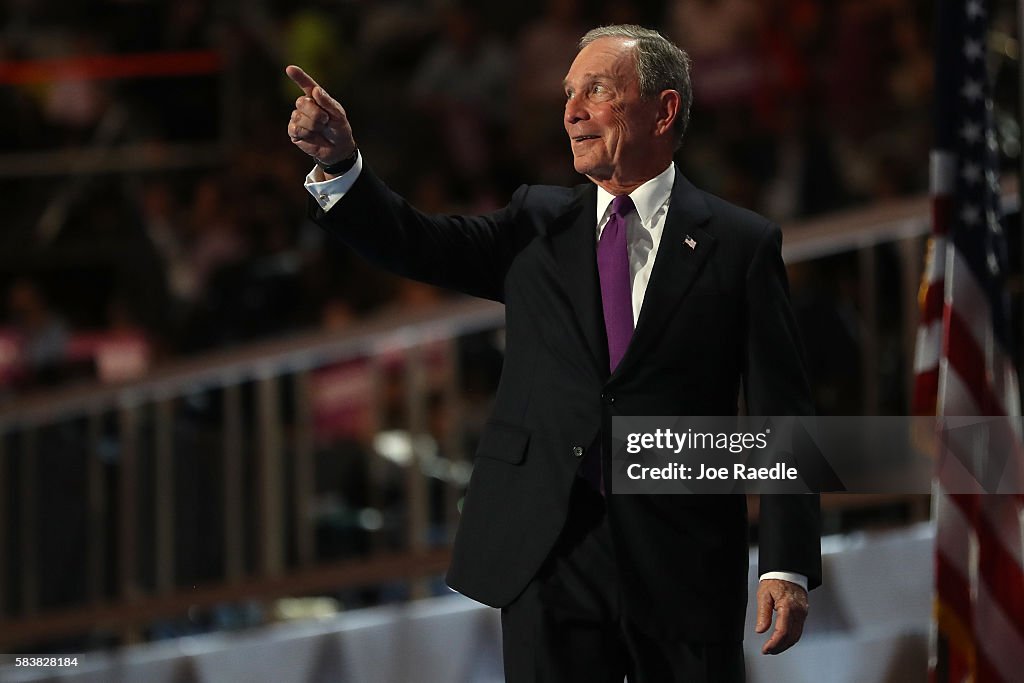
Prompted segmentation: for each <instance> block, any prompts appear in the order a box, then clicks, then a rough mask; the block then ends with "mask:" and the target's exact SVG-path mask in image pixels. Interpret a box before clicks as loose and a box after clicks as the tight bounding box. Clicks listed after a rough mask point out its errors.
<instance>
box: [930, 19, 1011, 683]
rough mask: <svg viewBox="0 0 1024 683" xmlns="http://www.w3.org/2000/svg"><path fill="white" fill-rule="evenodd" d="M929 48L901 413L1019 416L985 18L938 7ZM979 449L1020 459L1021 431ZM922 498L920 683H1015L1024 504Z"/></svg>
mask: <svg viewBox="0 0 1024 683" xmlns="http://www.w3.org/2000/svg"><path fill="white" fill-rule="evenodd" d="M937 16H938V31H937V41H936V52H935V55H936V57H935V62H936V78H935V83H936V132H935V135H936V144H935V150H934V151H933V152H932V158H931V186H932V188H931V191H932V220H933V223H932V236H931V239H930V240H929V245H928V256H927V262H926V264H925V273H924V281H923V283H922V288H921V297H920V303H921V313H922V316H921V324H920V328H919V329H918V337H917V350H916V359H915V373H916V378H915V379H916V381H915V387H914V397H913V401H914V406H913V410H914V413H915V414H918V415H930V414H936V415H940V416H969V415H985V416H1019V415H1020V394H1019V389H1018V385H1017V373H1016V370H1015V368H1014V367H1013V363H1012V360H1011V356H1010V353H1009V349H1010V348H1012V347H1011V345H1010V327H1009V299H1008V294H1007V291H1006V287H1005V278H1006V270H1007V256H1006V239H1005V236H1004V234H1003V229H1002V226H1001V225H1000V193H999V181H998V176H997V173H996V170H997V168H998V166H997V159H998V157H997V144H996V139H995V133H994V130H993V126H992V102H991V98H990V86H989V82H988V74H987V68H986V36H987V24H988V8H987V6H986V3H985V2H983V1H982V0H967V1H966V2H964V1H963V0H941V2H939V5H938V15H937ZM995 424H996V426H995V428H994V429H993V430H992V433H991V439H992V441H991V445H990V448H991V447H996V445H997V444H998V447H999V448H1005V449H1008V450H1009V451H1010V452H1013V453H1016V454H1018V455H1019V453H1020V448H1021V435H1020V433H1019V429H1020V421H1019V420H1017V419H1010V420H1002V421H998V422H996V423H995ZM950 488H951V487H948V486H946V482H944V480H943V478H942V476H940V477H939V478H938V481H937V484H936V487H935V489H934V490H935V497H934V498H935V499H934V510H935V519H936V542H935V605H934V607H935V609H934V616H935V621H934V629H933V636H934V637H933V642H932V645H933V648H932V656H931V661H930V666H929V672H930V680H931V681H933V683H950V682H956V683H961V682H963V681H973V682H976V683H983V682H988V681H1000V682H1004V683H1010V682H1011V681H1021V680H1024V667H1022V665H1021V661H1022V660H1021V653H1024V552H1022V546H1024V540H1022V535H1024V496H1020V495H971V494H963V493H954V492H952V490H950Z"/></svg>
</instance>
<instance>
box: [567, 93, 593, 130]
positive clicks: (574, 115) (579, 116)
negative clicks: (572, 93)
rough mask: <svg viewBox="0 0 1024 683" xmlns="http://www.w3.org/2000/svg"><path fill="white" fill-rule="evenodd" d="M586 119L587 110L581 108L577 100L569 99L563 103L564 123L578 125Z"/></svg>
mask: <svg viewBox="0 0 1024 683" xmlns="http://www.w3.org/2000/svg"><path fill="white" fill-rule="evenodd" d="M586 118H588V116H587V110H586V108H585V107H583V106H581V105H580V103H579V101H578V100H574V99H573V98H571V97H570V98H569V99H567V100H566V101H565V123H566V124H572V123H578V122H579V121H582V120H584V119H586Z"/></svg>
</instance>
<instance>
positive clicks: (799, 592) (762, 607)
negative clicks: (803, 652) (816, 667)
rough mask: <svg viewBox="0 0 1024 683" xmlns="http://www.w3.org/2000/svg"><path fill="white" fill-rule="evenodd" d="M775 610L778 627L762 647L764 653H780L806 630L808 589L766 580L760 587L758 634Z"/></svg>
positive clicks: (776, 580)
mask: <svg viewBox="0 0 1024 683" xmlns="http://www.w3.org/2000/svg"><path fill="white" fill-rule="evenodd" d="M772 611H774V612H775V613H776V617H775V630H774V631H772V635H771V637H770V638H768V640H767V641H766V642H765V644H764V645H763V646H762V647H761V654H766V655H777V654H779V653H780V652H785V651H786V650H788V649H789V648H791V647H792V646H793V645H795V644H796V641H798V640H800V635H801V634H802V633H803V632H804V620H805V619H807V591H805V590H804V589H803V588H801V587H800V586H798V585H796V584H795V583H792V582H790V581H783V580H782V579H765V580H764V581H761V582H760V584H759V585H758V587H757V626H756V627H755V630H756V631H757V632H758V633H764V632H765V631H767V630H768V627H769V626H771V623H772Z"/></svg>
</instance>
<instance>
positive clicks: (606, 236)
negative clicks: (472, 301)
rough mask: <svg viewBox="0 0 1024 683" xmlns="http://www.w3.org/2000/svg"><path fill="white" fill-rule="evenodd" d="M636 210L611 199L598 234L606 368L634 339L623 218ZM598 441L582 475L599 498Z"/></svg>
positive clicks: (630, 202)
mask: <svg viewBox="0 0 1024 683" xmlns="http://www.w3.org/2000/svg"><path fill="white" fill-rule="evenodd" d="M635 208H636V207H635V206H634V205H633V200H632V199H630V198H629V195H625V194H624V195H620V196H618V197H616V198H615V199H613V200H612V215H611V217H610V218H609V219H608V222H607V223H605V226H604V230H602V231H601V239H600V240H599V241H598V243H597V273H598V276H599V277H600V278H601V306H602V307H603V308H604V329H605V332H607V333H608V369H609V370H611V371H612V372H614V371H615V368H616V366H617V365H618V364H619V361H621V360H622V357H623V356H624V355H625V354H626V347H627V346H629V340H630V339H631V338H632V337H633V295H632V288H631V287H630V283H629V252H628V251H627V250H626V216H628V215H629V212H630V211H633V210H634V209H635ZM601 451H602V448H601V446H600V441H599V442H598V445H597V447H596V448H592V449H591V450H590V453H589V454H588V455H587V459H586V461H585V462H584V463H583V467H582V469H581V474H582V475H583V478H584V479H586V480H587V481H588V482H590V485H591V486H593V487H594V489H596V490H597V491H600V493H601V495H602V496H603V495H605V487H604V472H603V471H602V469H601Z"/></svg>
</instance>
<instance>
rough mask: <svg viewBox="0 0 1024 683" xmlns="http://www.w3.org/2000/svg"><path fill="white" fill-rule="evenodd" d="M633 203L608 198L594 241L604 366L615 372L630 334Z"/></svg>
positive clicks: (631, 324) (620, 197) (626, 198)
mask: <svg viewBox="0 0 1024 683" xmlns="http://www.w3.org/2000/svg"><path fill="white" fill-rule="evenodd" d="M635 209H636V207H635V206H634V205H633V200H632V199H630V198H629V195H628V194H624V195H619V196H618V197H616V198H615V199H613V200H612V215H611V217H610V218H609V219H608V223H606V224H605V226H604V230H603V231H602V232H601V239H600V241H599V242H598V243H597V272H598V275H599V277H600V278H601V305H602V307H603V308H604V329H605V332H607V333H608V369H609V370H610V371H612V372H615V368H616V367H617V366H618V364H619V361H621V360H622V357H623V356H624V355H625V354H626V347H628V346H629V340H630V339H632V338H633V296H632V288H631V287H630V282H629V252H628V250H627V249H626V216H628V215H629V213H630V212H631V211H633V210H635Z"/></svg>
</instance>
